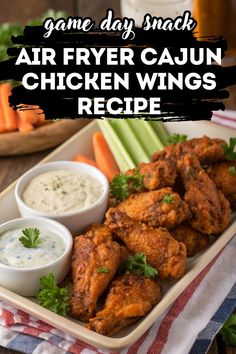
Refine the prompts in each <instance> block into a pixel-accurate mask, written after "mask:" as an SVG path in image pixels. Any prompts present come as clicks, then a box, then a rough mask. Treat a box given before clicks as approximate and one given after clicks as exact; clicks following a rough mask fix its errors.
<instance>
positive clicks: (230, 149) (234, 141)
mask: <svg viewBox="0 0 236 354" xmlns="http://www.w3.org/2000/svg"><path fill="white" fill-rule="evenodd" d="M221 146H222V148H223V150H224V152H225V157H226V158H227V159H228V160H236V151H235V146H236V138H230V139H229V144H222V145H221Z"/></svg>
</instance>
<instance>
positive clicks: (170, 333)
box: [0, 237, 236, 354]
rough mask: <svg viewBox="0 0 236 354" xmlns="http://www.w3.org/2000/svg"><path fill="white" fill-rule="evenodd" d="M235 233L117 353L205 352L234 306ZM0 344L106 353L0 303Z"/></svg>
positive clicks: (40, 352) (58, 352)
mask: <svg viewBox="0 0 236 354" xmlns="http://www.w3.org/2000/svg"><path fill="white" fill-rule="evenodd" d="M235 249H236V237H234V238H233V239H232V240H231V241H230V242H229V243H228V245H227V246H226V247H225V248H224V250H223V251H222V252H221V253H220V254H219V255H218V256H217V257H216V258H215V259H214V260H213V261H212V262H211V263H210V264H209V265H208V266H207V267H206V268H205V269H204V270H203V271H202V272H201V273H200V275H199V276H198V277H197V278H196V279H194V281H193V282H192V283H191V284H190V285H189V286H188V288H187V289H185V290H184V291H183V293H182V294H181V295H180V296H179V298H178V299H177V300H176V301H175V302H174V303H173V304H172V305H171V306H170V308H169V309H168V310H167V311H166V312H165V313H164V314H163V315H162V316H161V318H160V319H158V320H157V321H156V322H155V323H154V325H153V326H152V327H151V328H150V329H149V330H148V331H147V332H146V333H145V334H144V335H143V336H142V337H141V338H140V339H139V340H138V341H137V342H136V343H135V344H133V345H132V346H131V347H130V348H128V349H127V350H123V351H122V352H121V354H136V353H137V354H144V353H147V354H188V353H190V354H204V353H206V352H207V350H208V348H209V346H210V344H211V342H212V340H213V338H214V336H215V335H216V333H217V332H218V331H219V329H220V328H221V326H222V325H223V323H224V322H225V321H226V319H227V318H228V316H229V315H230V314H231V313H232V312H233V310H234V309H235V307H236V272H235V269H236V257H235ZM0 343H1V345H2V346H5V347H7V348H10V349H14V350H18V351H21V352H23V353H28V354H32V353H33V354H63V353H67V354H69V353H74V354H80V353H81V354H95V353H106V352H105V351H102V350H98V349H96V348H93V347H91V346H89V345H87V344H85V343H83V342H81V341H79V340H76V339H75V338H73V337H71V336H69V335H67V334H66V333H63V332H62V331H59V330H57V329H55V328H53V327H51V326H49V325H48V324H46V323H44V322H42V321H39V320H37V319H36V318H34V317H32V316H30V315H28V314H26V313H25V312H22V311H19V310H17V309H15V308H13V307H11V306H9V305H7V304H5V303H3V302H0Z"/></svg>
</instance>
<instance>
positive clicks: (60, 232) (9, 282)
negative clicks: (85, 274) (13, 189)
mask: <svg viewBox="0 0 236 354" xmlns="http://www.w3.org/2000/svg"><path fill="white" fill-rule="evenodd" d="M29 227H31V228H38V229H40V228H41V229H42V228H43V229H44V230H45V229H46V230H48V231H50V232H52V233H53V234H54V235H56V236H58V237H61V238H62V240H63V241H64V243H65V251H64V252H63V254H62V255H61V256H60V257H58V258H57V259H56V260H54V261H52V262H51V263H49V264H45V265H44V266H39V267H32V268H30V267H27V268H17V267H12V266H8V265H5V264H3V263H1V262H0V285H1V286H3V287H5V288H7V289H9V290H11V291H13V292H15V293H17V294H19V295H22V296H35V295H36V294H37V292H38V290H39V288H40V283H39V280H40V278H41V277H43V276H46V275H48V273H50V272H51V273H53V274H55V278H56V281H57V283H60V282H61V281H62V280H63V279H64V278H65V276H66V275H67V273H68V271H69V267H70V257H71V251H72V245H73V238H72V235H71V233H70V232H69V230H67V229H66V228H65V227H64V226H63V225H61V224H59V223H58V222H56V221H53V220H49V219H46V218H19V219H14V220H11V221H8V222H6V223H4V224H2V225H0V237H1V235H2V234H3V233H4V232H7V231H10V230H15V229H24V228H29Z"/></svg>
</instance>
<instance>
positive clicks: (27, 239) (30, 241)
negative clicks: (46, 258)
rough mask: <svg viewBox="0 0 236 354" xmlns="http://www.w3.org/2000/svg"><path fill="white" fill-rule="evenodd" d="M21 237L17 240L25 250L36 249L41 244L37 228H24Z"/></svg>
mask: <svg viewBox="0 0 236 354" xmlns="http://www.w3.org/2000/svg"><path fill="white" fill-rule="evenodd" d="M22 233H23V236H21V237H20V238H19V241H20V242H21V243H22V245H23V246H24V247H26V248H37V247H38V246H40V245H41V244H42V242H43V241H42V239H41V238H40V237H39V236H40V230H39V229H37V228H26V229H24V230H22Z"/></svg>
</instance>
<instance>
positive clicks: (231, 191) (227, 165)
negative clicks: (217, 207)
mask: <svg viewBox="0 0 236 354" xmlns="http://www.w3.org/2000/svg"><path fill="white" fill-rule="evenodd" d="M206 172H207V174H208V176H209V177H210V178H211V179H212V180H213V181H214V182H215V184H216V186H217V188H218V189H220V190H221V192H222V193H223V194H224V196H225V197H226V198H227V199H228V200H229V202H230V204H231V206H232V207H233V208H234V209H235V208H236V161H230V162H221V163H218V164H212V165H210V166H209V167H208V168H207V170H206Z"/></svg>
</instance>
